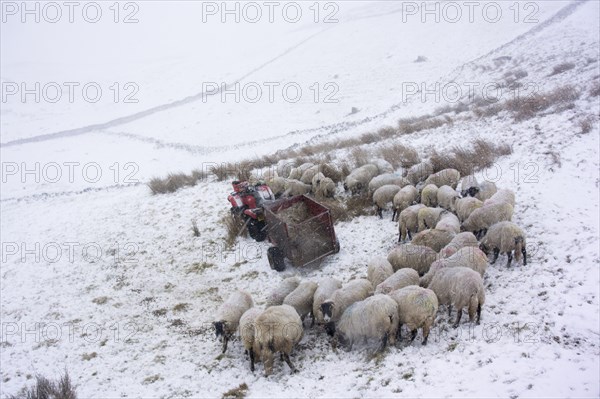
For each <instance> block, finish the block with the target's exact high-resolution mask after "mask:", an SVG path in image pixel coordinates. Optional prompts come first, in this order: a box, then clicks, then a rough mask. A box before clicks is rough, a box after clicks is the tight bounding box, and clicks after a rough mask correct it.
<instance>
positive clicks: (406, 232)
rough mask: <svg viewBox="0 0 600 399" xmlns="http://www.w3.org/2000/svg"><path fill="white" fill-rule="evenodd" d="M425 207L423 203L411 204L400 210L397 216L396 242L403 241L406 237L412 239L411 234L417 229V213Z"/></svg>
mask: <svg viewBox="0 0 600 399" xmlns="http://www.w3.org/2000/svg"><path fill="white" fill-rule="evenodd" d="M422 208H425V205H423V204H416V205H411V206H409V207H408V208H406V209H405V210H403V211H402V212H400V216H399V217H398V220H399V222H398V231H399V235H398V242H402V241H405V240H406V238H407V237H408V239H412V235H413V234H416V233H417V231H418V230H419V222H418V214H419V209H422Z"/></svg>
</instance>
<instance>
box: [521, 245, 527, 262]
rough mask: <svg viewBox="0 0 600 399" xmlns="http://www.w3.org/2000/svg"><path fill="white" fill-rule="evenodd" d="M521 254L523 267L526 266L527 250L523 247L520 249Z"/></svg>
mask: <svg viewBox="0 0 600 399" xmlns="http://www.w3.org/2000/svg"><path fill="white" fill-rule="evenodd" d="M521 253H522V254H523V266H527V250H526V249H525V247H523V248H521Z"/></svg>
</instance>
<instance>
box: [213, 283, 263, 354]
mask: <svg viewBox="0 0 600 399" xmlns="http://www.w3.org/2000/svg"><path fill="white" fill-rule="evenodd" d="M252 306H254V301H253V300H252V297H251V296H250V294H248V293H247V292H246V291H242V290H236V291H235V292H234V293H232V294H231V295H230V296H229V298H228V299H227V300H226V301H225V302H223V303H222V304H221V306H219V309H218V310H217V316H216V317H215V321H214V322H213V326H214V327H215V334H216V336H217V338H219V337H221V339H222V341H223V352H222V353H225V351H226V350H227V342H229V339H230V338H231V336H232V335H233V334H234V333H235V332H236V331H237V329H238V323H239V322H240V317H242V315H243V314H244V312H245V311H246V310H248V309H250V308H251V307H252Z"/></svg>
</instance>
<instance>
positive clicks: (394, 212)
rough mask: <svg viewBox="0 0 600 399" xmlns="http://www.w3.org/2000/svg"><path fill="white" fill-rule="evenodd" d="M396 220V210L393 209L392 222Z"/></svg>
mask: <svg viewBox="0 0 600 399" xmlns="http://www.w3.org/2000/svg"><path fill="white" fill-rule="evenodd" d="M395 220H396V208H394V211H393V212H392V222H393V221H395Z"/></svg>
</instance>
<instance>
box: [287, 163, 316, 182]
mask: <svg viewBox="0 0 600 399" xmlns="http://www.w3.org/2000/svg"><path fill="white" fill-rule="evenodd" d="M312 166H314V164H313V163H310V162H306V163H303V164H302V165H300V166H298V167H297V168H293V169H292V170H291V171H290V174H289V176H288V178H289V179H292V180H300V178H302V175H303V174H304V172H305V171H306V170H307V169H308V168H311V167H312Z"/></svg>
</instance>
